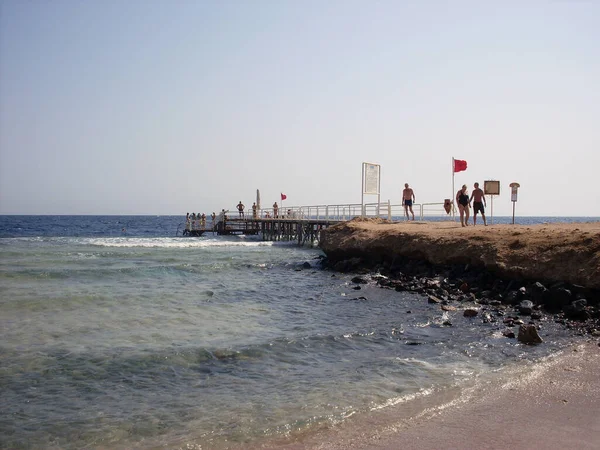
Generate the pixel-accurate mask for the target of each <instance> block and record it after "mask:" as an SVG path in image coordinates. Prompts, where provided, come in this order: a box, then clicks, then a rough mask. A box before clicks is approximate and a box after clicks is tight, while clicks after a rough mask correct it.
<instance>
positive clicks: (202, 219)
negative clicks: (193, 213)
mask: <svg viewBox="0 0 600 450" xmlns="http://www.w3.org/2000/svg"><path fill="white" fill-rule="evenodd" d="M200 226H201V227H202V229H204V228H206V214H204V213H202V216H200Z"/></svg>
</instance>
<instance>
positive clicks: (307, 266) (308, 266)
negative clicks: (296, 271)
mask: <svg viewBox="0 0 600 450" xmlns="http://www.w3.org/2000/svg"><path fill="white" fill-rule="evenodd" d="M302 267H303V268H304V269H310V268H311V267H312V266H311V265H310V263H309V262H308V261H305V262H304V263H303V264H302Z"/></svg>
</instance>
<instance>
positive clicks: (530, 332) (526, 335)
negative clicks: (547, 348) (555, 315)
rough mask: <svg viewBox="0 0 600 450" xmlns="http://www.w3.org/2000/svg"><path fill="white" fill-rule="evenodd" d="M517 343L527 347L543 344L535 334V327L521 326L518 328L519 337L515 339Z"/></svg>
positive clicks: (536, 333)
mask: <svg viewBox="0 0 600 450" xmlns="http://www.w3.org/2000/svg"><path fill="white" fill-rule="evenodd" d="M517 339H518V340H519V342H522V343H523V344H527V345H533V344H541V343H542V342H544V341H543V340H542V338H541V337H540V335H539V334H538V332H537V328H536V327H535V325H531V324H530V325H521V326H520V327H519V335H518V337H517Z"/></svg>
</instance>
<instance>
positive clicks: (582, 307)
mask: <svg viewBox="0 0 600 450" xmlns="http://www.w3.org/2000/svg"><path fill="white" fill-rule="evenodd" d="M563 311H564V312H565V316H566V317H567V318H569V319H572V320H587V319H589V318H590V313H589V311H588V310H587V301H586V300H585V299H584V298H582V299H579V300H575V301H574V302H571V304H570V305H568V306H565V307H564V308H563Z"/></svg>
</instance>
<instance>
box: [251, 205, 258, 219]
mask: <svg viewBox="0 0 600 450" xmlns="http://www.w3.org/2000/svg"><path fill="white" fill-rule="evenodd" d="M252 218H253V219H256V218H258V215H257V211H256V202H254V203H252Z"/></svg>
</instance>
